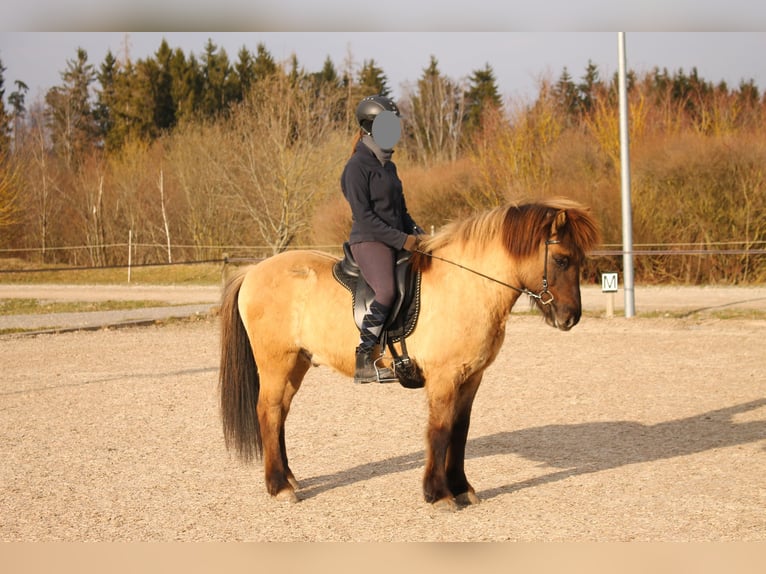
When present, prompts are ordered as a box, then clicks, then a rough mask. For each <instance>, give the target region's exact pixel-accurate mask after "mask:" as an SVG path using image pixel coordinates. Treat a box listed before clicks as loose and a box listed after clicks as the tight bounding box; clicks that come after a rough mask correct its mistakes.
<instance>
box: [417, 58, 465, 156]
mask: <svg viewBox="0 0 766 574" xmlns="http://www.w3.org/2000/svg"><path fill="white" fill-rule="evenodd" d="M405 101H406V107H407V108H408V112H407V113H406V114H405V115H407V117H408V125H409V126H410V127H409V132H408V135H409V137H410V139H411V141H412V145H414V148H415V149H414V152H415V155H417V157H418V158H419V159H420V160H421V161H423V162H429V161H437V162H438V161H455V160H456V159H457V156H458V149H459V147H460V141H461V136H462V128H463V117H464V115H465V90H463V89H462V88H461V86H460V85H458V84H457V83H456V82H454V81H453V80H451V79H450V78H448V77H446V76H444V75H442V73H441V72H440V71H439V64H438V61H437V60H436V58H435V57H434V56H431V61H430V63H429V66H428V67H427V68H426V69H425V70H423V75H422V76H421V78H420V80H418V84H417V91H416V92H415V93H412V92H411V91H408V93H407V94H406V96H405Z"/></svg>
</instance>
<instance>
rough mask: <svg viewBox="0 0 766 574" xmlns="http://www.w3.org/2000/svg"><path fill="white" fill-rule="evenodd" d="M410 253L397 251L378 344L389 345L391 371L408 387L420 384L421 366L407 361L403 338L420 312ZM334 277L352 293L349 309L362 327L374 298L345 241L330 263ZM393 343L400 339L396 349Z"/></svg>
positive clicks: (418, 273)
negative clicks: (338, 257)
mask: <svg viewBox="0 0 766 574" xmlns="http://www.w3.org/2000/svg"><path fill="white" fill-rule="evenodd" d="M411 256H412V253H410V252H409V251H404V250H402V251H399V252H398V253H397V255H396V268H395V274H394V277H395V282H396V293H397V295H396V300H395V301H394V303H393V305H392V306H391V311H390V313H389V315H388V319H387V320H386V323H385V325H384V326H383V333H382V335H381V340H380V344H381V347H385V346H386V345H388V348H389V349H390V351H391V355H392V357H393V359H394V371H395V372H396V374H397V377H398V378H399V382H400V383H401V384H402V385H403V386H405V387H407V388H419V387H422V386H423V384H424V383H423V380H422V376H421V375H420V370H419V369H418V368H417V367H416V366H415V365H414V364H413V363H412V362H411V361H410V358H409V356H408V355H407V347H406V344H405V342H404V340H405V339H406V338H407V337H408V336H409V335H410V334H411V333H412V332H413V331H414V330H415V326H416V325H417V321H418V314H419V313H420V271H414V270H413V269H412V265H410V258H411ZM332 274H333V276H334V277H335V279H336V280H337V281H338V283H340V284H341V285H343V286H344V287H345V288H346V289H347V290H348V291H349V292H350V293H351V309H352V312H353V316H354V322H355V323H356V327H357V329H360V330H361V328H362V319H363V318H364V316H365V315H366V314H367V311H368V310H369V308H370V305H371V304H372V300H373V299H374V298H375V292H374V291H373V290H372V288H371V287H370V286H369V285H368V284H367V281H365V279H364V277H363V276H362V272H361V270H360V269H359V265H357V263H356V261H354V256H353V255H352V254H351V247H350V246H349V244H348V242H346V243H344V244H343V259H341V260H340V261H338V262H337V263H336V264H335V265H333V269H332ZM393 343H401V348H402V350H401V352H397V351H396V349H395V348H394V346H393Z"/></svg>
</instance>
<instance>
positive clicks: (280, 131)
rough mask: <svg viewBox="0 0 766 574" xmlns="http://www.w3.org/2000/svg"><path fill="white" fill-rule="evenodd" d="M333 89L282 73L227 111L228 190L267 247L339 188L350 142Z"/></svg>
mask: <svg viewBox="0 0 766 574" xmlns="http://www.w3.org/2000/svg"><path fill="white" fill-rule="evenodd" d="M342 95H343V94H342V92H341V90H339V89H338V88H337V87H329V86H319V87H317V86H316V85H312V86H310V87H307V86H306V85H302V84H301V81H300V79H299V80H298V81H297V82H294V81H291V80H290V78H288V77H287V76H285V75H283V74H275V75H274V76H273V77H271V78H268V79H267V80H262V81H260V82H258V84H257V85H256V87H255V89H254V90H253V91H252V92H251V93H250V95H249V97H248V98H247V100H246V101H245V102H244V103H243V105H241V106H239V107H238V108H236V109H235V110H234V111H233V112H232V118H231V123H230V125H229V128H228V130H227V136H228V140H229V145H228V147H229V149H231V150H232V153H233V154H234V155H233V158H232V163H231V169H230V170H227V172H226V174H225V177H226V182H227V190H228V192H229V193H230V194H231V197H232V201H234V202H236V203H237V204H238V205H239V206H240V207H241V209H242V210H243V211H244V212H245V213H246V214H247V215H248V216H249V219H250V221H251V222H252V223H254V224H255V226H256V227H257V229H258V231H259V232H260V235H261V238H262V240H263V242H264V243H265V244H266V245H268V246H269V247H270V248H271V250H272V253H278V252H280V251H284V250H285V249H286V248H287V247H288V246H290V245H291V244H293V243H294V242H295V241H296V238H298V237H299V236H300V234H301V233H302V232H304V231H305V230H306V228H307V227H308V225H309V223H310V220H311V213H312V209H313V207H314V204H315V201H316V200H317V198H318V197H319V196H320V195H321V194H322V193H323V192H325V191H328V190H331V189H333V190H335V189H337V185H338V184H337V181H338V179H337V178H339V176H340V169H341V166H342V163H343V162H344V161H345V159H346V156H347V155H348V150H347V149H346V148H347V145H348V142H344V141H343V138H342V137H341V136H339V132H341V133H343V132H342V131H341V130H336V129H334V128H336V127H337V125H336V124H337V120H336V119H334V118H335V114H334V111H335V110H337V109H338V103H339V102H340V101H341V98H342Z"/></svg>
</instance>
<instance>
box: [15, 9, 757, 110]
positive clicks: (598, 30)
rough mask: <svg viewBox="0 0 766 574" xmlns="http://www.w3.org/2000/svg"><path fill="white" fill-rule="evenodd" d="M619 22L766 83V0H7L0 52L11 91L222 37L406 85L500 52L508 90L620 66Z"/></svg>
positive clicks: (733, 75) (632, 43)
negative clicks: (72, 70)
mask: <svg viewBox="0 0 766 574" xmlns="http://www.w3.org/2000/svg"><path fill="white" fill-rule="evenodd" d="M124 30H132V31H131V32H125V31H124ZM199 30H212V31H210V32H201V31H199ZM617 30H623V31H625V32H626V35H625V38H626V46H627V50H626V59H627V65H628V68H629V69H631V70H634V71H637V72H648V71H651V70H652V69H653V68H654V67H658V68H660V69H662V68H667V69H668V70H669V71H670V72H674V71H677V70H683V71H684V72H687V73H688V72H689V71H691V69H692V68H694V67H696V68H697V70H698V72H699V74H700V76H701V77H702V78H704V79H705V80H708V81H711V82H714V83H717V82H719V81H721V80H723V81H726V82H727V84H728V85H729V86H730V87H736V86H737V85H738V84H739V82H740V81H741V80H745V81H748V80H750V79H753V80H754V81H755V83H756V84H757V85H758V86H759V87H760V88H761V90H762V91H764V90H766V62H765V61H764V57H763V54H766V3H764V2H755V1H753V0H640V1H638V2H630V1H628V0H545V2H529V1H528V0H525V1H522V0H503V1H499V0H463V1H462V2H455V1H451V0H386V1H385V2H373V1H369V2H360V1H359V0H213V1H211V0H208V1H205V0H197V1H196V2H188V1H187V0H110V1H108V2H105V1H104V0H34V1H30V0H5V2H4V9H3V15H2V18H0V62H2V64H3V66H4V67H5V68H6V70H5V72H4V78H5V88H6V97H7V96H8V94H9V93H10V92H11V91H13V90H14V89H15V87H14V82H15V81H16V80H21V81H23V82H25V83H26V84H27V85H28V86H29V88H30V89H29V93H28V94H27V101H28V102H30V101H34V100H35V99H36V98H40V97H42V96H43V95H44V93H45V91H47V90H48V89H49V88H50V87H52V86H54V85H57V84H60V83H61V72H62V71H64V70H65V69H66V66H67V61H68V60H71V59H74V58H75V56H76V53H77V48H78V47H82V48H84V49H85V50H86V51H87V53H88V60H89V62H90V63H92V64H94V65H95V66H96V67H98V66H99V65H100V64H101V63H102V62H103V59H104V56H105V55H106V53H107V50H111V51H112V53H113V54H114V55H115V56H117V57H121V56H124V55H125V51H126V46H127V50H128V54H129V56H130V57H131V59H132V60H134V61H135V60H137V59H140V58H146V57H150V56H152V55H153V54H154V53H155V52H156V50H157V49H158V47H159V45H160V42H161V41H162V39H163V38H165V39H167V41H168V43H169V45H170V46H171V48H180V49H182V50H183V51H184V52H186V53H187V54H189V53H194V54H196V55H201V54H202V53H203V51H204V47H205V44H206V42H207V41H208V39H211V40H212V41H213V42H214V43H215V44H216V45H218V46H219V47H221V48H223V49H225V50H226V52H227V54H228V56H229V58H230V60H231V61H235V60H236V57H237V52H238V51H239V49H240V48H241V47H243V46H244V47H247V48H248V49H249V50H250V51H251V52H255V50H256V48H257V45H258V43H260V42H262V43H264V44H265V46H266V48H267V49H268V50H269V52H270V53H271V54H272V56H274V58H275V59H276V60H278V61H286V60H288V59H289V58H290V56H291V55H292V54H295V55H296V56H297V58H298V62H299V64H300V65H301V66H302V67H303V68H304V69H305V70H306V71H309V72H313V71H319V70H320V69H321V67H322V65H323V64H324V61H325V59H326V58H327V57H329V58H330V59H331V60H332V61H333V63H334V64H335V67H336V69H338V70H342V69H343V68H345V63H346V62H347V60H348V59H349V58H351V61H352V65H353V67H354V69H355V70H358V69H359V68H360V67H361V66H362V64H363V63H364V62H365V61H368V60H374V61H375V63H376V64H377V65H378V66H379V67H380V68H381V69H382V70H383V71H384V73H385V74H386V76H387V79H388V86H389V87H390V88H391V90H392V92H393V94H394V97H400V96H401V93H402V90H403V88H404V87H405V86H407V85H413V84H414V83H415V82H416V81H417V79H418V78H419V77H420V75H421V74H422V72H423V69H424V68H426V67H427V66H428V64H429V61H430V58H431V56H434V57H435V58H436V59H437V61H438V63H439V69H440V70H441V71H442V73H443V74H445V75H447V76H449V77H450V78H452V79H454V80H456V81H460V80H463V79H465V78H467V77H468V76H470V74H471V73H472V72H473V71H475V70H478V69H482V68H484V67H485V65H487V64H489V65H490V66H491V67H492V69H493V71H494V73H495V77H496V79H497V83H498V87H499V89H500V92H501V95H502V96H503V97H504V98H509V97H521V98H527V97H529V98H532V97H534V95H535V94H536V88H537V87H538V85H539V81H540V79H542V78H547V79H554V80H555V79H556V78H558V77H559V76H560V75H561V73H562V71H563V69H564V68H565V67H566V68H567V71H568V72H569V74H570V76H572V78H573V79H574V80H575V81H577V80H579V79H580V78H581V77H582V75H583V74H584V72H585V69H586V67H587V65H588V62H589V61H592V62H593V63H594V64H596V65H597V66H598V69H599V72H600V74H601V77H602V79H609V78H611V77H612V75H613V74H614V73H615V72H616V71H617V70H618V52H617V44H618V41H617V37H618V33H617Z"/></svg>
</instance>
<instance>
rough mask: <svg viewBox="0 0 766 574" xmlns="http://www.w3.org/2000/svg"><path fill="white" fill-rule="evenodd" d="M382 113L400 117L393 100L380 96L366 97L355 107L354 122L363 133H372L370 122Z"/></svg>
mask: <svg viewBox="0 0 766 574" xmlns="http://www.w3.org/2000/svg"><path fill="white" fill-rule="evenodd" d="M382 111H389V112H393V113H395V114H396V115H397V116H399V117H401V114H400V113H399V108H398V107H397V106H396V104H395V103H394V101H393V100H391V99H390V98H387V97H385V96H381V95H375V96H367V97H366V98H364V99H363V100H362V101H361V102H359V105H358V106H357V107H356V120H357V121H358V122H359V125H360V126H361V128H362V129H363V130H364V131H365V133H367V134H370V133H372V122H373V120H374V119H375V116H377V115H378V114H379V113H380V112H382Z"/></svg>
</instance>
